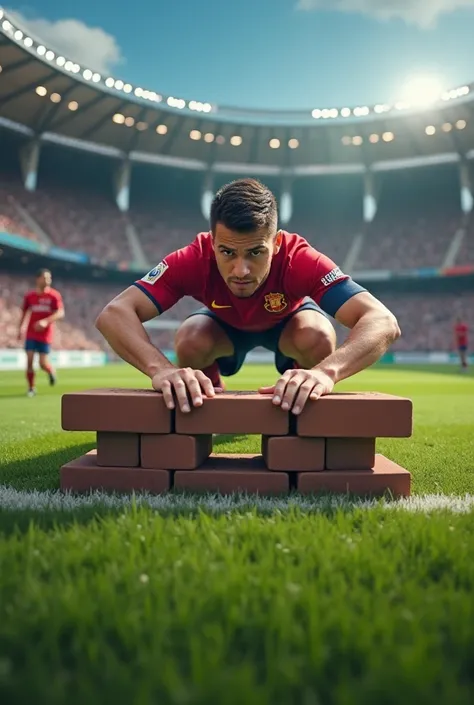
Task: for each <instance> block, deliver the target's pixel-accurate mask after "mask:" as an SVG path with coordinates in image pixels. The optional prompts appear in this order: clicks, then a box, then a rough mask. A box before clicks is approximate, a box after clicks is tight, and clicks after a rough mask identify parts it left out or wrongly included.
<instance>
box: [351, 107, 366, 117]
mask: <svg viewBox="0 0 474 705" xmlns="http://www.w3.org/2000/svg"><path fill="white" fill-rule="evenodd" d="M353 112H354V115H355V116H356V117H364V116H365V115H369V113H370V108H369V107H368V106H367V105H361V106H359V107H357V108H354V111H353Z"/></svg>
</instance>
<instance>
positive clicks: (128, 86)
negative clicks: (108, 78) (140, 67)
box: [123, 83, 133, 93]
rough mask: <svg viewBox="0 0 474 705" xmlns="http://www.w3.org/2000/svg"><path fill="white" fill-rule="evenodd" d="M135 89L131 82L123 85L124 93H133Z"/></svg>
mask: <svg viewBox="0 0 474 705" xmlns="http://www.w3.org/2000/svg"><path fill="white" fill-rule="evenodd" d="M132 90H133V87H132V86H131V84H130V83H126V84H125V85H124V87H123V92H124V93H131V92H132Z"/></svg>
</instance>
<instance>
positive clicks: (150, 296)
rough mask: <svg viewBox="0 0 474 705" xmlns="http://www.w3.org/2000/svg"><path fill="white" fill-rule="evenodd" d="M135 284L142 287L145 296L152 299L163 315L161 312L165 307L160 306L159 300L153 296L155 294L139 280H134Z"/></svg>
mask: <svg viewBox="0 0 474 705" xmlns="http://www.w3.org/2000/svg"><path fill="white" fill-rule="evenodd" d="M133 286H136V287H137V289H140V291H143V293H144V294H145V296H148V298H149V299H150V301H151V302H152V303H153V304H155V306H156V308H157V310H158V313H159V314H160V316H161V314H162V313H163V309H162V307H161V306H160V304H159V303H158V301H157V300H156V299H155V297H154V296H153V294H152V293H151V292H150V291H148V289H146V288H145V287H144V286H142V285H141V284H140V283H139V282H133Z"/></svg>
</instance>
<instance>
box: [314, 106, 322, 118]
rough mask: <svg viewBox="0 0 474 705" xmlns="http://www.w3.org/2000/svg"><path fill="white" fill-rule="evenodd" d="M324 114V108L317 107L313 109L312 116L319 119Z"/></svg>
mask: <svg viewBox="0 0 474 705" xmlns="http://www.w3.org/2000/svg"><path fill="white" fill-rule="evenodd" d="M322 114H323V111H322V110H318V109H317V108H315V109H314V110H313V112H312V113H311V115H312V117H314V119H315V120H319V118H321V117H322Z"/></svg>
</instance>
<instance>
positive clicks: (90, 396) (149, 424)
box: [61, 389, 172, 433]
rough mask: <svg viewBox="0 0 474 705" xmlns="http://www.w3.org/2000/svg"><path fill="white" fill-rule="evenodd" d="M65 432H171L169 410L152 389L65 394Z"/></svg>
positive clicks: (63, 423)
mask: <svg viewBox="0 0 474 705" xmlns="http://www.w3.org/2000/svg"><path fill="white" fill-rule="evenodd" d="M61 417H62V418H61V421H62V428H63V430H64V431H111V432H112V431H114V432H116V433H119V432H121V433H170V432H171V430H172V412H171V411H170V409H167V408H166V404H165V402H164V400H163V395H162V394H160V393H159V392H155V391H154V390H153V389H89V390H85V391H79V392H71V393H69V394H64V395H63V397H62V401H61Z"/></svg>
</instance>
